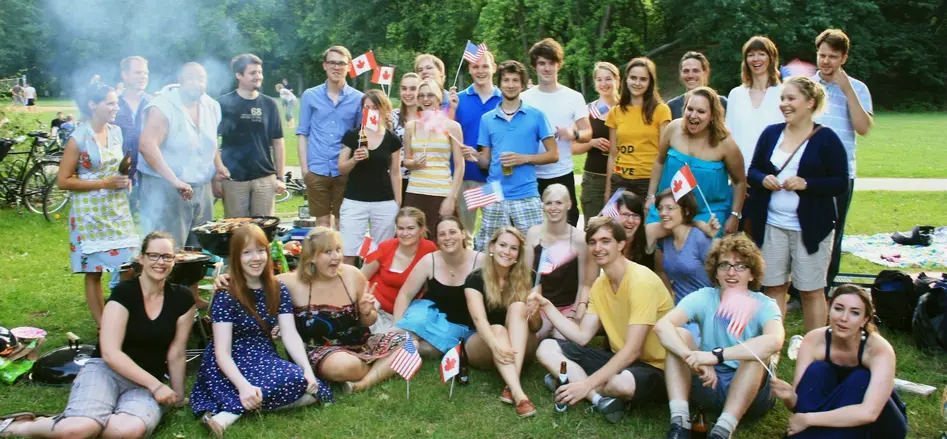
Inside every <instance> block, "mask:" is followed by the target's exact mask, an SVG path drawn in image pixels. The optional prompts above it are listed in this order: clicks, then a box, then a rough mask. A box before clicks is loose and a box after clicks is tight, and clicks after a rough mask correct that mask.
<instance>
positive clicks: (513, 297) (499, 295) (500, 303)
mask: <svg viewBox="0 0 947 439" xmlns="http://www.w3.org/2000/svg"><path fill="white" fill-rule="evenodd" d="M504 233H509V234H511V235H513V236H514V237H516V240H517V241H519V246H520V249H519V254H517V256H516V263H514V264H513V266H512V267H510V272H509V273H508V274H507V280H506V286H505V288H503V291H500V279H499V274H498V273H497V268H496V262H495V261H494V260H493V258H492V257H491V258H490V260H489V261H488V262H485V263H484V264H483V289H485V290H486V291H483V293H484V297H485V298H486V303H487V309H496V308H506V307H508V306H510V304H512V303H513V302H525V301H526V296H528V295H529V286H530V268H529V267H527V266H526V251H527V249H526V238H525V237H523V234H522V233H520V231H519V230H517V229H516V228H514V227H510V226H504V227H501V228H499V229H498V230H497V231H496V232H494V233H493V237H492V238H490V243H489V245H491V246H492V245H494V244H496V242H497V240H498V239H500V236H502V235H503V234H504ZM491 256H492V253H491Z"/></svg>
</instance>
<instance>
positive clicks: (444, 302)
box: [394, 216, 486, 358]
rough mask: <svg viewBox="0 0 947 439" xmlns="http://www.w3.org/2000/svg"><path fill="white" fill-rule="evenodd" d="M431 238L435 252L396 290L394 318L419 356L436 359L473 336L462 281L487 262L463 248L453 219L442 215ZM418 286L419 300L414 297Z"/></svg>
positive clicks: (464, 239) (462, 233)
mask: <svg viewBox="0 0 947 439" xmlns="http://www.w3.org/2000/svg"><path fill="white" fill-rule="evenodd" d="M436 238H437V248H438V250H437V251H436V252H434V253H429V254H427V255H424V257H423V258H421V260H420V261H419V262H418V264H417V266H416V267H414V269H412V270H411V274H410V275H409V276H408V280H406V281H405V283H404V286H402V287H401V291H399V292H398V298H397V299H395V312H394V320H395V322H397V323H396V324H395V326H397V327H398V329H401V330H405V331H410V332H411V333H412V336H413V337H414V338H415V340H417V345H418V351H419V352H421V355H425V356H433V357H437V358H440V356H441V355H443V354H444V352H447V351H448V350H450V349H451V348H453V347H454V346H456V345H457V341H458V340H459V339H461V338H463V339H464V340H465V341H466V340H468V339H469V338H470V337H471V336H473V334H474V331H473V328H474V324H473V321H472V320H471V319H470V311H468V310H467V300H466V297H465V296H464V282H465V281H466V279H467V276H469V275H470V273H471V272H472V271H474V270H475V269H477V268H480V267H481V266H483V261H484V259H486V258H485V256H484V254H483V253H481V252H478V251H475V250H473V249H470V248H467V232H466V230H464V225H463V222H462V221H461V220H460V219H459V218H457V217H454V216H444V217H441V219H439V220H438V221H437V233H436ZM422 287H423V288H424V290H425V291H424V297H422V298H416V297H417V296H418V293H419V292H421V290H422Z"/></svg>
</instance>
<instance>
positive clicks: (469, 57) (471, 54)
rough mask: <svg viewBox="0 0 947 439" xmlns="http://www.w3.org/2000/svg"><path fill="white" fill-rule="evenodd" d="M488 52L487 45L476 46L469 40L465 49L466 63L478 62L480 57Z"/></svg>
mask: <svg viewBox="0 0 947 439" xmlns="http://www.w3.org/2000/svg"><path fill="white" fill-rule="evenodd" d="M486 51H487V43H480V44H476V45H475V44H474V43H471V42H470V40H467V47H465V48H464V61H467V62H477V61H479V60H480V55H483V52H486Z"/></svg>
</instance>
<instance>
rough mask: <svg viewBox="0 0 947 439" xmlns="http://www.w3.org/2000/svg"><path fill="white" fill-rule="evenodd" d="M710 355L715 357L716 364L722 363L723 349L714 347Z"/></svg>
mask: <svg viewBox="0 0 947 439" xmlns="http://www.w3.org/2000/svg"><path fill="white" fill-rule="evenodd" d="M710 353H712V354H714V356H716V357H717V364H721V363H723V348H721V347H715V348H714V349H713V350H712V351H710Z"/></svg>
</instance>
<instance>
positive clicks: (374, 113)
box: [362, 108, 381, 131]
mask: <svg viewBox="0 0 947 439" xmlns="http://www.w3.org/2000/svg"><path fill="white" fill-rule="evenodd" d="M380 118H381V113H379V112H378V110H375V109H371V108H365V109H364V110H362V128H365V129H366V130H372V131H378V128H379V125H378V119H380Z"/></svg>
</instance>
